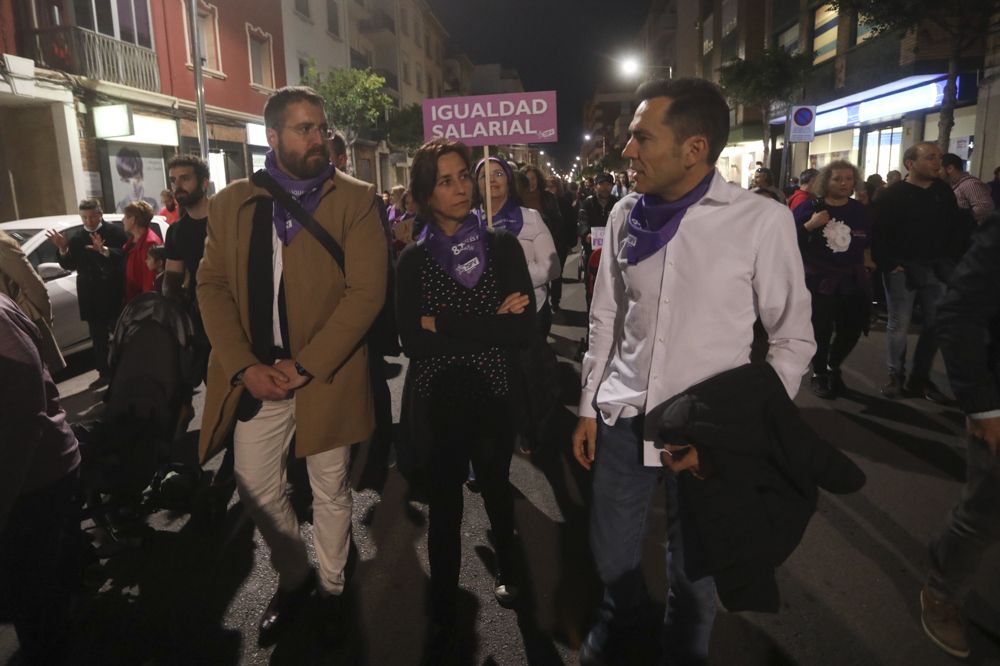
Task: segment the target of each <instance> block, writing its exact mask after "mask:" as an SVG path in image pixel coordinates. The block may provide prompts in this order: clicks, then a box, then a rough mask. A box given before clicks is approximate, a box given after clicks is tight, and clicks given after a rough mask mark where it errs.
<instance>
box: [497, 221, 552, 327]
mask: <svg viewBox="0 0 1000 666" xmlns="http://www.w3.org/2000/svg"><path fill="white" fill-rule="evenodd" d="M521 215H522V216H524V226H523V227H521V233H519V234H518V235H517V240H518V242H519V243H520V244H521V249H522V250H524V258H525V260H526V261H527V262H528V273H529V274H530V275H531V286H532V287H534V288H535V309H536V310H541V309H542V307H544V305H545V302H546V300H548V298H549V282H551V281H552V280H555V279H556V278H557V277H559V255H558V254H557V253H556V244H555V242H553V240H552V234H551V233H550V232H549V228H548V227H547V226H545V221H544V220H543V219H542V216H541V214H540V213H539V212H538V211H537V210H535V209H533V208H525V207H524V206H522V207H521ZM501 295H502V296H506V294H501Z"/></svg>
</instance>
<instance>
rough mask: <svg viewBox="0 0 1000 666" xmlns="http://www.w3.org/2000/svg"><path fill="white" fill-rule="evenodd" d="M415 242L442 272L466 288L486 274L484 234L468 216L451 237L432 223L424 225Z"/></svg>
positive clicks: (471, 216) (471, 217)
mask: <svg viewBox="0 0 1000 666" xmlns="http://www.w3.org/2000/svg"><path fill="white" fill-rule="evenodd" d="M417 243H418V244H421V245H423V246H424V247H426V248H427V251H428V252H430V254H431V256H432V257H433V258H434V261H436V262H437V263H438V265H439V266H441V268H443V269H444V272H445V273H447V274H448V275H450V276H451V277H452V278H454V280H455V281H456V282H458V283H459V284H460V285H462V286H463V287H465V288H466V289H472V288H473V287H475V286H476V285H477V284H478V283H479V278H481V277H483V273H484V272H485V271H486V233H485V232H484V231H483V230H482V229H480V228H479V218H478V217H476V216H475V215H473V214H472V213H469V216H468V217H466V218H465V219H464V220H463V221H462V224H461V225H460V226H459V227H458V231H457V232H455V235H454V236H446V235H445V234H444V233H442V232H441V230H440V229H438V226H437V225H436V224H435V223H434V222H428V223H427V224H426V225H424V230H423V231H422V232H421V234H420V238H419V239H418V240H417Z"/></svg>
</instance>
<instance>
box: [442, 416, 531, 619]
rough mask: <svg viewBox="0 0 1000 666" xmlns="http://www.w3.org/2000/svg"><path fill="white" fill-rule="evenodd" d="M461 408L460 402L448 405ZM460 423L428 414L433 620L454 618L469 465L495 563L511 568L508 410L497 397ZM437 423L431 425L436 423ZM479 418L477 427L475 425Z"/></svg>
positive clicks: (511, 521)
mask: <svg viewBox="0 0 1000 666" xmlns="http://www.w3.org/2000/svg"><path fill="white" fill-rule="evenodd" d="M450 409H451V410H454V411H459V410H461V409H462V407H461V405H452V406H451V407H450ZM488 409H489V410H490V411H489V412H488V413H485V412H483V413H480V414H478V416H479V417H480V418H476V419H473V418H465V419H461V420H462V421H464V423H461V424H458V423H455V421H454V420H453V421H452V425H451V427H449V426H448V424H447V423H446V419H442V418H437V419H434V417H433V416H432V419H433V420H432V432H433V436H434V442H433V449H432V451H431V465H430V468H431V479H430V483H429V486H430V490H429V497H428V500H429V508H430V520H429V523H430V524H429V525H428V531H427V555H428V559H429V560H430V565H431V614H432V618H433V619H434V621H436V622H438V623H441V624H450V623H452V622H454V620H455V613H456V600H457V595H458V576H459V570H460V568H461V563H462V538H461V527H462V513H463V511H464V498H463V492H464V491H463V484H464V482H465V479H466V478H467V477H468V471H469V463H470V462H471V463H472V468H473V470H474V471H475V473H476V480H477V481H478V482H479V486H480V488H481V492H482V496H483V504H484V505H485V506H486V514H487V515H488V516H489V519H490V526H491V528H492V531H493V536H494V539H495V543H496V555H497V561H498V564H499V565H500V567H501V568H503V569H505V570H507V571H510V570H511V567H512V557H513V553H512V550H513V544H514V496H513V493H512V492H511V487H510V480H509V475H510V460H511V456H512V454H513V451H514V437H513V431H512V430H511V428H510V421H511V419H510V409H509V408H508V407H507V404H506V402H505V401H504V400H499V401H498V403H495V404H494V405H493V406H491V407H490V408H488ZM435 421H436V422H437V425H434V422H435ZM475 422H478V426H476V425H475V424H474V423H475Z"/></svg>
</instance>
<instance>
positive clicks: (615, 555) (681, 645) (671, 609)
mask: <svg viewBox="0 0 1000 666" xmlns="http://www.w3.org/2000/svg"><path fill="white" fill-rule="evenodd" d="M661 475H663V476H664V479H665V481H666V485H667V504H668V506H667V541H668V545H667V575H668V578H669V581H670V588H669V590H668V593H667V612H666V617H665V618H664V640H665V651H666V654H667V658H668V660H669V663H670V664H702V663H707V661H708V643H709V639H710V638H711V635H712V624H713V622H714V621H715V610H716V609H715V582H714V581H713V580H712V578H711V577H706V578H702V579H700V580H697V581H690V580H688V578H687V576H686V575H685V573H684V550H683V543H682V541H681V530H680V519H679V516H678V509H677V479H676V478H675V477H674V476H673V474H670V473H667V474H665V475H664V472H663V470H661V469H658V468H652V467H644V466H643V464H642V417H641V416H640V417H636V418H631V419H626V418H622V419H618V421H617V422H616V423H615V425H613V426H609V425H607V424H605V423H604V421H603V420H602V419H601V418H600V417H598V420H597V458H596V460H595V461H594V481H593V494H594V498H593V506H592V507H591V513H590V546H591V549H592V550H593V553H594V560H595V562H596V564H597V571H598V574H599V575H600V577H601V582H602V583H604V600H603V601H602V602H601V608H600V621H601V622H603V623H605V624H606V625H607V626H608V627H609V628H610V630H611V631H615V630H618V629H622V628H625V627H627V626H628V625H629V624H631V623H633V622H634V621H635V620H636V611H637V609H638V607H639V605H640V604H641V603H642V602H643V601H644V600H645V585H644V582H643V580H642V574H641V573H640V569H639V565H640V560H641V556H642V541H643V538H644V537H645V534H646V526H647V522H646V521H647V517H648V513H649V501H650V497H651V496H652V494H653V492H654V491H655V489H656V484H657V480H658V479H659V478H660V476H661Z"/></svg>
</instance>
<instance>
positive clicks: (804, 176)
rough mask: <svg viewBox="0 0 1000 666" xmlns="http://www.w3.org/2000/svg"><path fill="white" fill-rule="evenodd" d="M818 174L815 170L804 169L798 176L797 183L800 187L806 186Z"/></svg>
mask: <svg viewBox="0 0 1000 666" xmlns="http://www.w3.org/2000/svg"><path fill="white" fill-rule="evenodd" d="M818 173H819V171H818V170H817V169H806V170H805V171H803V172H802V173H800V174H799V183H800V184H802V185H808V184H809V183H810V181H812V179H813V178H815V177H816V175H817V174H818Z"/></svg>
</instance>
